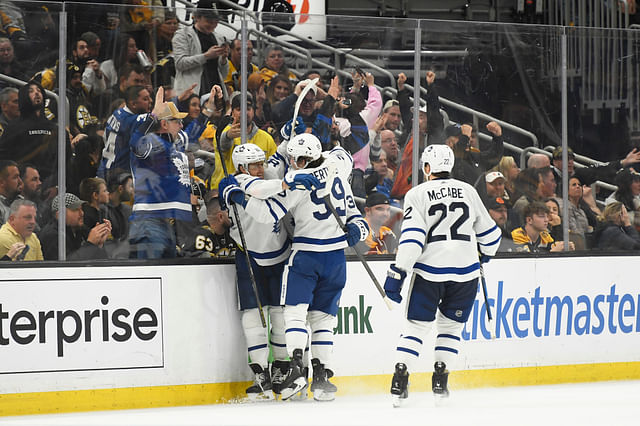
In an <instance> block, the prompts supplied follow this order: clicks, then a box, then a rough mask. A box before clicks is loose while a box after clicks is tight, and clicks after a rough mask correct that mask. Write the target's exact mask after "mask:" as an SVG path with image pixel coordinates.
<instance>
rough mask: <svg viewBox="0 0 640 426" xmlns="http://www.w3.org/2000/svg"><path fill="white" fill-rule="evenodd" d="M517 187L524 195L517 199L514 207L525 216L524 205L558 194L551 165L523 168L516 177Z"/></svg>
mask: <svg viewBox="0 0 640 426" xmlns="http://www.w3.org/2000/svg"><path fill="white" fill-rule="evenodd" d="M516 188H517V190H518V191H519V192H521V193H522V194H523V195H522V196H521V197H520V198H518V199H517V200H516V201H515V203H514V204H513V209H514V210H515V211H516V212H517V213H518V214H519V215H520V217H523V216H522V214H523V211H524V207H525V206H526V205H527V204H529V203H530V202H532V201H544V200H546V199H547V198H550V197H555V196H556V193H555V190H556V181H555V179H554V176H553V172H552V171H551V167H543V168H526V169H524V170H522V171H521V172H520V173H519V174H518V177H517V179H516Z"/></svg>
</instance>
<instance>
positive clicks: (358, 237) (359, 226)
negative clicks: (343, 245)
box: [347, 220, 369, 247]
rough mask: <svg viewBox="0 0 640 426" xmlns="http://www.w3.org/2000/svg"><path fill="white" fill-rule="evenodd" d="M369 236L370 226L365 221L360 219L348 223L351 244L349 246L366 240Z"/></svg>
mask: <svg viewBox="0 0 640 426" xmlns="http://www.w3.org/2000/svg"><path fill="white" fill-rule="evenodd" d="M368 236H369V227H368V226H367V224H366V223H365V222H364V221H362V220H358V221H354V222H351V223H347V244H349V247H351V246H354V245H356V244H358V242H360V241H364V240H366V239H367V237H368Z"/></svg>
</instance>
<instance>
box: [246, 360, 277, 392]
mask: <svg viewBox="0 0 640 426" xmlns="http://www.w3.org/2000/svg"><path fill="white" fill-rule="evenodd" d="M249 367H251V370H252V371H253V374H254V375H255V378H254V382H253V385H251V386H249V387H248V388H247V396H248V397H249V399H250V400H251V401H269V400H272V399H274V398H275V397H274V395H273V391H272V385H271V377H270V376H269V370H268V369H267V370H264V369H263V368H262V367H261V366H260V365H259V364H249Z"/></svg>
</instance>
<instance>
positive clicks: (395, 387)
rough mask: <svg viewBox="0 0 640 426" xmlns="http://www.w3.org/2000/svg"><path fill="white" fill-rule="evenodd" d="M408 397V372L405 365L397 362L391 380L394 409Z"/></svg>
mask: <svg viewBox="0 0 640 426" xmlns="http://www.w3.org/2000/svg"><path fill="white" fill-rule="evenodd" d="M408 396H409V372H408V371H407V365H406V364H404V363H402V362H399V363H397V364H396V371H395V373H393V378H392V379H391V398H392V401H393V406H394V407H399V406H400V405H401V404H402V400H403V399H407V397H408Z"/></svg>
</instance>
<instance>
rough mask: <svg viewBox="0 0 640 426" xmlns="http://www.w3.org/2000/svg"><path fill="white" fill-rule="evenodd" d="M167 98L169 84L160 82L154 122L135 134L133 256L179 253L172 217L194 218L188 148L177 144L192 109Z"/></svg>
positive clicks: (151, 118) (133, 151)
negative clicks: (180, 148)
mask: <svg viewBox="0 0 640 426" xmlns="http://www.w3.org/2000/svg"><path fill="white" fill-rule="evenodd" d="M163 99H164V90H163V88H162V87H160V88H159V89H158V92H157V93H156V101H155V106H154V109H153V111H152V113H151V114H150V115H149V116H147V118H146V121H147V122H148V123H149V124H151V127H150V128H149V131H148V133H146V135H145V136H143V137H141V138H135V136H134V137H133V138H132V145H131V152H132V155H131V170H132V172H133V182H134V191H135V197H134V204H133V214H132V215H131V222H130V224H129V245H130V250H131V251H130V254H129V257H130V258H134V259H158V258H173V257H176V255H177V252H176V231H175V228H174V225H173V223H172V222H173V221H172V219H173V220H174V221H177V220H183V221H186V222H190V221H191V219H192V218H191V211H192V209H191V203H190V196H191V180H190V177H189V164H188V160H187V156H186V154H184V153H182V152H179V151H178V150H176V148H175V143H176V142H178V133H179V132H180V130H181V129H182V119H183V118H185V117H186V115H187V114H186V113H181V112H179V111H178V108H176V106H175V105H174V104H173V102H163ZM145 127H146V126H145Z"/></svg>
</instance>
